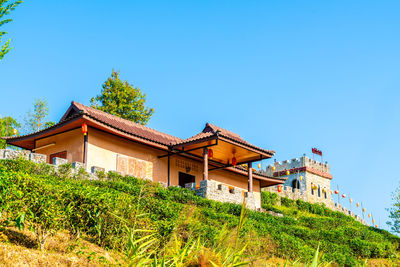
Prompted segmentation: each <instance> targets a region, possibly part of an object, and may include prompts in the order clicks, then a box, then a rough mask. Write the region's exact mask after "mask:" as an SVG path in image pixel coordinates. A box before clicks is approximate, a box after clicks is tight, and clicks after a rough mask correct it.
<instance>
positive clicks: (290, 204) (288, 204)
mask: <svg viewBox="0 0 400 267" xmlns="http://www.w3.org/2000/svg"><path fill="white" fill-rule="evenodd" d="M281 204H282V206H286V207H289V208H291V207H296V202H295V201H294V200H293V199H290V198H287V197H282V198H281Z"/></svg>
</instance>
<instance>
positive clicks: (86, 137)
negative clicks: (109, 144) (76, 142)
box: [83, 133, 88, 168]
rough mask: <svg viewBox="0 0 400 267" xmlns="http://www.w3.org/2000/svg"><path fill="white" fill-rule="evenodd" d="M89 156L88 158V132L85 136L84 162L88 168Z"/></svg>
mask: <svg viewBox="0 0 400 267" xmlns="http://www.w3.org/2000/svg"><path fill="white" fill-rule="evenodd" d="M87 158H88V134H87V133H86V134H85V135H84V136H83V164H84V166H85V168H87Z"/></svg>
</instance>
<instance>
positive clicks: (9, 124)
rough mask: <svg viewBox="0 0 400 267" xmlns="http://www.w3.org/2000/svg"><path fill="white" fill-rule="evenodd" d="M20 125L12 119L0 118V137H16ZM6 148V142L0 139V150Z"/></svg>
mask: <svg viewBox="0 0 400 267" xmlns="http://www.w3.org/2000/svg"><path fill="white" fill-rule="evenodd" d="M20 127H21V125H20V124H19V123H18V122H17V121H16V120H15V119H13V118H12V117H3V118H1V117H0V137H5V136H13V135H18V128H20ZM5 147H6V141H5V140H3V139H0V149H3V148H5Z"/></svg>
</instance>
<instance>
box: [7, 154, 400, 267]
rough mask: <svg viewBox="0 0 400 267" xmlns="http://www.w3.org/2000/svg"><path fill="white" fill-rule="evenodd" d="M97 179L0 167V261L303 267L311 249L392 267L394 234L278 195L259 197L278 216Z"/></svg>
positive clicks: (327, 256)
mask: <svg viewBox="0 0 400 267" xmlns="http://www.w3.org/2000/svg"><path fill="white" fill-rule="evenodd" d="M99 175H100V176H103V177H104V179H102V180H101V181H91V180H87V179H85V178H86V174H85V172H84V171H83V170H82V171H80V172H79V173H72V168H71V166H70V165H69V164H66V165H62V166H60V167H59V168H58V170H54V169H53V168H52V167H51V166H49V165H46V164H35V163H32V162H29V161H25V160H22V159H18V160H1V161H0V211H1V217H0V226H1V229H0V232H1V233H0V240H1V243H0V244H1V246H0V260H3V261H4V262H8V263H9V264H11V263H15V262H13V260H14V261H18V262H19V261H23V258H24V257H22V256H21V257H18V255H20V254H18V253H17V252H18V251H19V250H21V247H25V248H26V249H24V251H28V252H29V253H30V255H37V256H32V259H33V261H32V262H28V263H27V264H28V265H32V264H36V261H35V260H37V257H39V258H40V259H41V261H40V262H41V263H40V264H52V263H57V264H59V265H64V264H65V265H74V264H76V265H82V262H85V264H88V265H103V264H106V265H113V264H121V265H126V264H132V265H136V266H137V265H150V264H153V266H158V265H160V266H161V265H163V266H187V265H191V266H196V265H201V264H203V266H207V265H209V266H212V264H214V265H216V266H235V265H237V264H240V263H247V264H249V265H256V266H259V265H261V266H263V265H265V264H267V265H278V264H283V263H285V262H287V263H290V262H293V261H298V262H303V263H310V262H311V261H312V260H313V258H314V255H315V254H316V250H317V248H318V247H319V250H320V251H322V254H320V259H319V261H320V262H322V263H328V262H332V263H334V264H338V265H347V266H354V265H357V264H363V263H365V261H366V259H368V261H367V262H369V264H372V263H374V262H379V264H396V263H397V256H398V250H399V242H400V239H399V238H398V237H397V236H394V235H392V234H390V233H389V232H387V231H384V230H379V229H374V228H371V227H367V226H365V225H362V224H360V223H359V222H357V221H355V220H354V219H353V218H351V217H348V216H345V215H344V214H342V213H339V212H333V211H331V210H329V209H327V208H325V207H323V206H320V205H316V204H309V203H307V202H303V201H292V200H289V199H281V200H280V201H281V202H282V205H280V206H278V205H277V202H278V201H279V197H278V196H277V195H275V194H271V193H263V195H262V198H263V208H264V209H265V210H270V211H274V212H279V213H282V214H283V215H284V216H283V217H276V216H272V215H270V214H268V213H266V212H256V211H249V210H245V209H242V206H241V205H235V204H228V203H219V202H215V201H211V200H207V199H203V198H200V197H197V196H195V195H194V194H193V192H191V191H189V190H186V189H182V188H178V187H171V188H168V189H165V188H163V187H162V186H161V185H159V184H153V183H151V182H148V181H143V180H140V179H136V178H133V177H121V176H119V175H117V174H115V173H109V174H107V175H106V174H99ZM60 236H63V238H60ZM54 240H56V241H54ZM57 240H58V241H57ZM60 240H64V241H65V242H66V243H65V244H62V241H60ZM2 247H4V251H11V252H10V253H16V254H15V255H16V256H15V257H10V256H7V255H9V254H7V253H2ZM13 255H14V254H13ZM46 255H47V256H46ZM57 255H58V256H59V257H61V258H62V259H63V260H61V258H57V257H58V256H57ZM57 259H58V260H59V261H57ZM40 264H38V265H40Z"/></svg>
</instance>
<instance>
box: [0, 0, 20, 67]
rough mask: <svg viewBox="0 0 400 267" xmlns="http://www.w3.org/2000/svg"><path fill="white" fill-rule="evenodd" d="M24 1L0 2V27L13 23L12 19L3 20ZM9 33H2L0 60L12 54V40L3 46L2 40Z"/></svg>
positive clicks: (0, 33)
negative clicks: (9, 53)
mask: <svg viewBox="0 0 400 267" xmlns="http://www.w3.org/2000/svg"><path fill="white" fill-rule="evenodd" d="M21 3H22V1H10V0H0V27H1V26H3V25H4V24H6V23H9V22H11V21H12V19H3V17H4V16H6V15H8V14H10V12H11V11H12V10H14V9H15V8H16V7H17V6H18V5H19V4H21ZM6 34H7V32H3V31H0V60H2V59H3V57H4V56H5V55H6V54H7V53H8V52H10V50H11V47H10V40H8V41H7V42H5V43H4V44H3V45H1V39H2V37H3V36H4V35H6Z"/></svg>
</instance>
